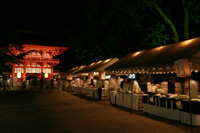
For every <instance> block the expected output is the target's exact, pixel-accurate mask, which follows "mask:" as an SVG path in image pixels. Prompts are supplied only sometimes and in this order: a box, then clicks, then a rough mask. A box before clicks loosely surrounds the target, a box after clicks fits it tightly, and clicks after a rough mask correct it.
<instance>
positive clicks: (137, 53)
mask: <svg viewBox="0 0 200 133" xmlns="http://www.w3.org/2000/svg"><path fill="white" fill-rule="evenodd" d="M140 53H141V51H138V52H135V53H133V56H137V55H139V54H140Z"/></svg>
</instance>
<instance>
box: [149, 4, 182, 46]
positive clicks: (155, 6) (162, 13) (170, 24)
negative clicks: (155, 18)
mask: <svg viewBox="0 0 200 133" xmlns="http://www.w3.org/2000/svg"><path fill="white" fill-rule="evenodd" d="M152 5H153V6H154V8H155V9H156V11H157V12H158V13H159V14H160V15H161V17H162V18H163V19H164V20H165V22H166V23H167V24H168V26H169V28H170V29H171V31H172V34H173V38H172V40H173V41H174V42H175V43H176V42H178V41H179V39H178V33H177V30H176V27H175V26H174V24H173V23H172V21H171V20H170V19H169V18H168V17H167V16H166V15H165V13H164V12H163V11H162V10H161V8H160V7H159V6H158V5H157V4H156V3H154V2H152Z"/></svg>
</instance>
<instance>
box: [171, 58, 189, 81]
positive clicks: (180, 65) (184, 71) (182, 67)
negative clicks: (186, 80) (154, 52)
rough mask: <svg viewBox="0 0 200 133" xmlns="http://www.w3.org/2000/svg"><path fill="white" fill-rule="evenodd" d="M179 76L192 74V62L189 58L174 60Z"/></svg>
mask: <svg viewBox="0 0 200 133" xmlns="http://www.w3.org/2000/svg"><path fill="white" fill-rule="evenodd" d="M174 64H175V68H176V75H177V77H186V76H191V71H190V64H189V61H188V60H187V59H180V60H177V61H175V62H174Z"/></svg>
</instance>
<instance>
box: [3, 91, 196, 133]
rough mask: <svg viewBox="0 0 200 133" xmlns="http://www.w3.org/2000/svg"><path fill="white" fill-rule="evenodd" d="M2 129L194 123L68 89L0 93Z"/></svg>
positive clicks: (173, 131) (174, 127) (112, 131)
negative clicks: (71, 91) (101, 99)
mask: <svg viewBox="0 0 200 133" xmlns="http://www.w3.org/2000/svg"><path fill="white" fill-rule="evenodd" d="M193 130H194V132H196V133H198V132H200V127H194V128H193ZM0 132H1V133H7V132H8V133H10V132H11V133H15V132H16V133H21V132H22V133H40V132H42V133H131V132H133V133H160V132H162V133H189V132H190V126H188V125H185V124H181V123H179V122H176V121H171V120H167V119H163V118H159V117H155V116H152V115H149V114H147V113H143V112H141V111H134V112H133V113H131V112H130V110H128V109H125V108H120V107H117V106H113V105H111V104H110V102H109V101H108V100H107V101H106V102H105V104H104V101H96V100H93V99H90V98H87V97H84V96H81V95H74V94H71V93H69V92H64V91H63V92H61V93H59V92H58V91H57V90H56V91H54V92H53V93H48V92H46V90H45V91H43V93H39V92H38V91H27V92H24V93H21V92H18V91H13V92H4V93H0Z"/></svg>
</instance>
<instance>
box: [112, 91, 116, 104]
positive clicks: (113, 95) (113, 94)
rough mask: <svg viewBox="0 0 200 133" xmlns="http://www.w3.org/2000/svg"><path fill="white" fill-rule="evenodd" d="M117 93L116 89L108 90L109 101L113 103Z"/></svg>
mask: <svg viewBox="0 0 200 133" xmlns="http://www.w3.org/2000/svg"><path fill="white" fill-rule="evenodd" d="M116 94H117V91H110V101H111V103H112V104H115V96H116Z"/></svg>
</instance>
